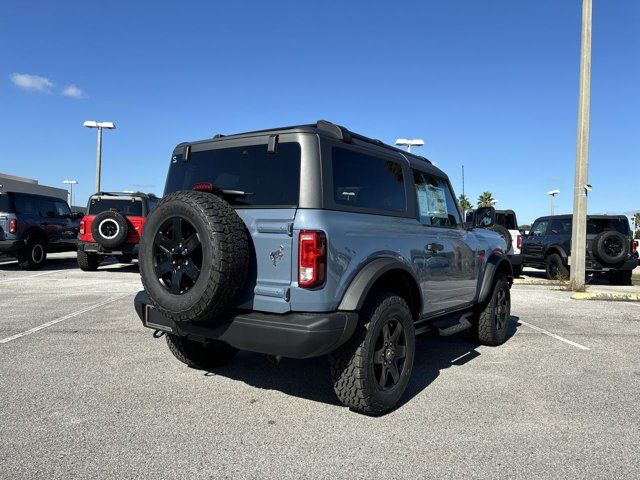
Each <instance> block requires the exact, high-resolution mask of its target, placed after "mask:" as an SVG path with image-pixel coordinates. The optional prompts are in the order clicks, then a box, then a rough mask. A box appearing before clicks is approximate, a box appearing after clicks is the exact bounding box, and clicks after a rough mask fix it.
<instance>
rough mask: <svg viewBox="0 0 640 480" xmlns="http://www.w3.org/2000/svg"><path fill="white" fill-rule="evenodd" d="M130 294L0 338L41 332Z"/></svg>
mask: <svg viewBox="0 0 640 480" xmlns="http://www.w3.org/2000/svg"><path fill="white" fill-rule="evenodd" d="M129 295H132V294H131V293H125V294H123V295H118V296H117V297H112V298H109V299H108V300H104V301H102V302H100V303H96V304H95V305H91V306H90V307H86V308H83V309H82V310H78V311H77V312H73V313H70V314H68V315H65V316H64V317H60V318H56V319H55V320H51V321H50V322H47V323H43V324H42V325H38V326H37V327H33V328H32V329H30V330H25V331H24V332H20V333H16V334H15V335H11V336H10V337H6V338H3V339H2V340H0V343H9V342H11V341H12V340H16V339H18V338H21V337H25V336H27V335H31V334H32V333H36V332H39V331H40V330H43V329H45V328H47V327H50V326H52V325H55V324H56V323H60V322H63V321H65V320H69V319H70V318H73V317H77V316H78V315H82V314H83V313H87V312H90V311H91V310H95V309H96V308H100V307H103V306H104V305H108V304H109V303H113V302H115V301H116V300H120V299H121V298H124V297H127V296H129Z"/></svg>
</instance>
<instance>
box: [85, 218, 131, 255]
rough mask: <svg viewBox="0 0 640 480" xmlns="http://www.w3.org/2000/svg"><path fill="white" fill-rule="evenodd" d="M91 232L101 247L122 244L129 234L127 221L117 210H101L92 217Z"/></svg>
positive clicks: (112, 246)
mask: <svg viewBox="0 0 640 480" xmlns="http://www.w3.org/2000/svg"><path fill="white" fill-rule="evenodd" d="M91 234H92V235H93V238H94V239H95V241H96V242H98V243H99V244H100V245H102V246H103V247H107V248H114V247H117V246H119V245H122V244H123V243H124V241H125V240H126V239H127V237H128V236H129V223H128V222H127V219H126V218H125V217H124V216H123V215H122V214H121V213H119V212H113V211H107V212H102V213H99V214H98V215H96V216H95V218H94V219H93V222H92V223H91Z"/></svg>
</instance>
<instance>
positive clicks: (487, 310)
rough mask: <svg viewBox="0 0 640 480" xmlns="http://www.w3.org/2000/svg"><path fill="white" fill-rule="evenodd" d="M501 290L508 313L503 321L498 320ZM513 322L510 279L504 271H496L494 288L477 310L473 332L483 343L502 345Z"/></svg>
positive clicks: (493, 345)
mask: <svg viewBox="0 0 640 480" xmlns="http://www.w3.org/2000/svg"><path fill="white" fill-rule="evenodd" d="M500 292H502V293H503V294H504V295H505V297H506V302H507V303H506V313H504V317H503V318H502V321H499V320H498V315H499V314H500V313H502V312H501V311H499V308H498V304H499V298H500ZM510 322H511V292H510V288H509V280H508V279H507V277H506V276H505V275H503V274H502V273H496V277H495V279H494V280H493V290H492V291H491V295H490V296H489V299H488V300H487V301H486V302H484V304H482V305H481V306H480V307H479V308H478V309H477V311H476V314H475V318H474V321H473V323H472V325H473V333H474V336H475V338H476V340H477V341H478V342H479V343H480V344H481V345H488V346H492V347H495V346H497V345H502V344H503V343H504V342H505V341H506V339H507V334H508V332H509V323H510Z"/></svg>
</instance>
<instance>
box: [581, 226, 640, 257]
mask: <svg viewBox="0 0 640 480" xmlns="http://www.w3.org/2000/svg"><path fill="white" fill-rule="evenodd" d="M630 247H631V245H629V240H628V239H627V237H625V236H624V235H622V234H621V233H620V232H616V231H614V230H611V231H608V232H602V233H601V234H599V235H598V236H596V237H595V238H594V239H593V241H592V243H591V251H592V252H593V256H594V257H596V258H597V259H598V260H599V261H600V262H602V263H603V264H604V265H617V264H619V263H622V262H623V261H624V260H625V259H626V258H627V255H629V248H630Z"/></svg>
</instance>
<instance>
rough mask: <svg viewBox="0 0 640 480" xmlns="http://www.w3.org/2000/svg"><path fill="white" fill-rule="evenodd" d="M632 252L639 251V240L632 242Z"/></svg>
mask: <svg viewBox="0 0 640 480" xmlns="http://www.w3.org/2000/svg"><path fill="white" fill-rule="evenodd" d="M631 250H632V251H633V252H637V251H638V241H637V240H636V241H633V242H631Z"/></svg>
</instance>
